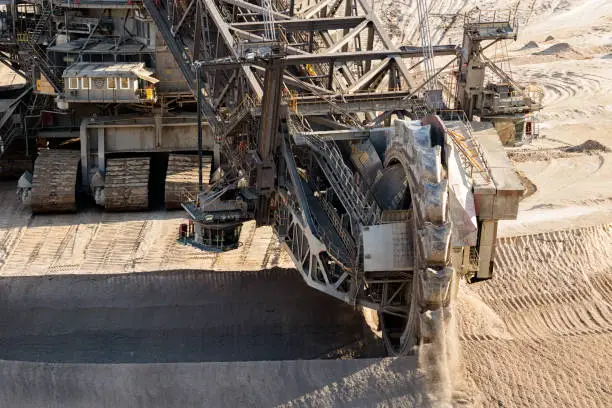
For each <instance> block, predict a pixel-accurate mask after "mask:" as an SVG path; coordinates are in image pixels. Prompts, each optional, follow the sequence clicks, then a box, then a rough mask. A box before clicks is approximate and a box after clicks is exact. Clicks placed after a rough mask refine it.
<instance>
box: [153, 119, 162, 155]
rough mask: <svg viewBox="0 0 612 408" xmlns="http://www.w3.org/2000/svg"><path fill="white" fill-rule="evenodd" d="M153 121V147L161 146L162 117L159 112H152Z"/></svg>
mask: <svg viewBox="0 0 612 408" xmlns="http://www.w3.org/2000/svg"><path fill="white" fill-rule="evenodd" d="M153 123H154V124H155V147H156V148H160V147H161V146H162V117H161V114H160V113H154V114H153Z"/></svg>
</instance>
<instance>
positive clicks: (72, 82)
mask: <svg viewBox="0 0 612 408" xmlns="http://www.w3.org/2000/svg"><path fill="white" fill-rule="evenodd" d="M68 88H70V89H79V78H68Z"/></svg>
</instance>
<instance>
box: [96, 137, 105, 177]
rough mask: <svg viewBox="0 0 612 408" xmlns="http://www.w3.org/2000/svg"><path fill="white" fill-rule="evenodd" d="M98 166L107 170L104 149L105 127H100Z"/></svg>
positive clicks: (102, 169)
mask: <svg viewBox="0 0 612 408" xmlns="http://www.w3.org/2000/svg"><path fill="white" fill-rule="evenodd" d="M98 168H99V169H100V170H101V171H105V170H106V161H105V151H104V128H98Z"/></svg>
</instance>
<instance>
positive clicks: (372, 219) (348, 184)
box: [304, 135, 382, 225]
mask: <svg viewBox="0 0 612 408" xmlns="http://www.w3.org/2000/svg"><path fill="white" fill-rule="evenodd" d="M304 139H305V141H306V143H307V144H308V145H309V146H310V147H311V148H312V149H313V150H314V152H315V153H316V156H315V157H316V160H317V163H319V166H320V167H321V169H322V170H323V173H324V174H325V177H326V178H327V180H328V181H329V182H330V184H331V186H332V188H333V189H334V191H335V192H336V194H337V195H338V198H340V201H341V202H342V205H343V206H344V207H345V209H346V210H347V211H348V212H349V214H350V215H351V217H353V218H354V219H355V220H357V221H359V223H360V224H361V225H372V224H375V223H376V222H378V221H379V220H380V218H381V215H382V211H381V209H380V208H379V207H378V204H377V203H376V202H375V201H374V200H373V199H368V198H367V195H366V194H364V193H363V192H362V191H360V190H359V189H357V188H356V186H355V182H354V180H353V172H352V171H351V170H350V169H349V168H348V167H347V166H346V164H345V163H344V159H343V158H342V153H340V151H339V150H338V148H337V147H336V145H335V144H330V143H326V142H325V141H324V140H322V139H321V138H319V137H318V136H315V135H304Z"/></svg>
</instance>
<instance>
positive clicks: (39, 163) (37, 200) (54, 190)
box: [32, 150, 80, 213]
mask: <svg viewBox="0 0 612 408" xmlns="http://www.w3.org/2000/svg"><path fill="white" fill-rule="evenodd" d="M79 160H80V153H79V152H77V151H68V150H42V151H41V152H40V153H39V155H38V158H37V159H36V163H35V164H34V177H33V180H32V212H34V213H48V212H72V211H76V183H77V173H78V164H79Z"/></svg>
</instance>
